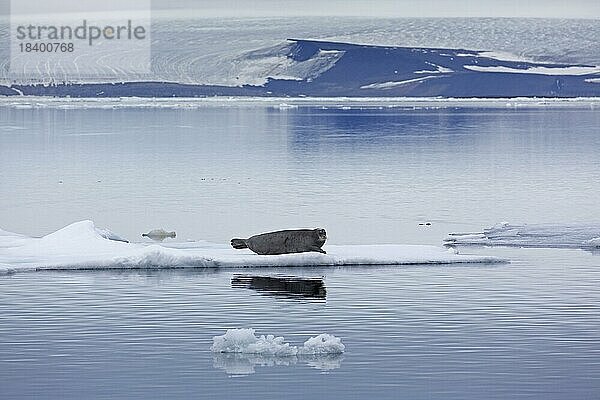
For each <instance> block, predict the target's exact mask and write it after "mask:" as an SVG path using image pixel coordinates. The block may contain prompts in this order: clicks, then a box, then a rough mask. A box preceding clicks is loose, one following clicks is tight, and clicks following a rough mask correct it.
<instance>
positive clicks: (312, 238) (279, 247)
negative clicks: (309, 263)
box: [231, 228, 327, 255]
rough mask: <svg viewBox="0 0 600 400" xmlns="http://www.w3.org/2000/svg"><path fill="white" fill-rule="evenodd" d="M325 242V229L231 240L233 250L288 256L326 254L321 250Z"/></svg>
mask: <svg viewBox="0 0 600 400" xmlns="http://www.w3.org/2000/svg"><path fill="white" fill-rule="evenodd" d="M326 240H327V233H326V232H325V229H321V228H317V229H290V230H285V231H277V232H269V233H262V234H260V235H254V236H252V237H250V238H248V239H231V246H233V248H234V249H245V248H249V249H250V250H252V251H253V252H255V253H256V254H260V255H267V254H288V253H304V252H307V251H316V252H319V253H323V254H327V253H325V251H324V250H323V249H322V248H321V247H323V245H324V244H325V241H326Z"/></svg>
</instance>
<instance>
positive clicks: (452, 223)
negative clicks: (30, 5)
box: [0, 107, 600, 399]
mask: <svg viewBox="0 0 600 400" xmlns="http://www.w3.org/2000/svg"><path fill="white" fill-rule="evenodd" d="M0 121H2V122H0V169H1V170H2V175H0V193H1V194H2V196H0V226H1V227H2V229H5V230H9V231H16V232H22V233H26V234H30V235H43V234H46V233H49V232H52V231H54V230H56V229H58V228H60V227H62V226H64V225H66V224H68V223H71V222H73V221H76V220H81V219H92V220H94V221H95V222H96V224H97V225H98V226H102V227H109V228H110V229H112V230H114V231H115V232H117V233H119V234H121V235H123V236H126V237H128V238H130V239H134V240H137V238H138V237H139V235H140V234H141V233H142V232H146V231H147V230H149V229H152V228H165V229H168V230H175V231H177V233H178V238H179V239H181V240H185V239H188V238H189V239H206V240H211V241H215V242H226V241H228V240H229V239H230V238H231V237H232V236H243V235H249V234H253V233H257V232H261V231H263V230H267V229H275V228H281V227H294V226H323V227H325V228H326V229H327V231H328V235H329V237H330V239H329V241H330V243H332V244H334V243H337V244H341V243H350V244H351V243H421V244H438V245H439V244H440V243H441V241H442V239H443V238H444V237H445V235H446V234H447V233H448V232H451V231H476V230H481V228H483V227H486V226H489V225H492V224H494V223H496V222H499V221H503V220H506V221H510V222H514V223H517V222H525V223H547V222H554V223H575V222H590V221H591V222H594V221H596V222H597V201H596V199H597V197H598V194H599V190H598V189H599V188H598V183H597V169H598V168H597V167H598V165H600V137H599V136H598V135H597V127H598V126H600V114H599V113H598V111H597V110H594V109H586V108H580V109H568V110H562V109H544V108H541V109H540V108H536V109H516V110H515V109H498V108H489V109H487V108H485V109H473V108H445V109H437V110H431V109H430V110H413V109H402V108H396V109H385V108H384V109H362V110H361V109H355V108H351V109H341V108H327V109H321V108H319V107H300V108H298V109H285V110H280V109H275V108H271V107H227V108H221V107H206V108H201V109H192V110H176V109H139V108H127V109H114V110H113V109H56V108H34V109H15V108H0ZM424 222H431V224H432V225H431V226H423V225H419V223H424ZM141 239H142V238H141V237H139V240H141ZM462 251H463V252H475V253H485V254H490V255H497V256H501V257H507V258H510V259H511V260H512V263H511V264H507V265H470V266H465V265H463V266H458V265H450V266H404V267H352V268H350V267H348V268H300V269H298V268H282V269H244V270H241V271H240V270H217V269H215V270H174V271H121V272H119V271H97V272H91V271H87V272H40V273H23V274H14V275H9V276H2V277H0V387H1V388H2V397H6V398H11V399H13V398H40V397H42V398H61V399H75V398H82V397H85V398H99V399H102V398H106V399H108V398H115V397H119V398H131V399H136V398H140V399H141V398H153V397H156V398H192V397H197V398H262V399H270V398H273V399H275V398H281V397H282V396H285V397H286V398H290V399H300V398H307V397H316V398H336V397H337V398H390V399H391V398H404V397H406V398H414V399H420V398H423V399H425V398H445V399H465V398H472V399H481V398H490V399H504V398H508V397H514V398H528V399H537V398H545V399H564V398H594V397H596V396H597V394H598V393H599V392H600V365H599V361H598V360H600V357H599V356H600V334H599V333H598V332H600V308H599V307H598V304H599V301H600V295H599V294H598V290H597V288H598V285H599V284H600V258H598V253H594V252H589V251H582V250H564V249H562V250H559V249H516V248H511V249H503V248H489V249H462ZM237 273H247V274H274V273H284V274H288V275H296V276H305V277H320V276H323V277H324V282H325V287H326V297H325V299H322V298H316V299H315V298H302V297H290V296H285V295H283V296H282V295H277V296H273V295H270V294H269V293H268V292H265V291H259V290H254V289H250V288H240V287H236V286H235V285H233V286H232V284H231V278H232V277H233V276H234V274H237ZM234 327H252V328H255V329H257V333H259V334H276V335H283V336H285V338H286V340H287V341H289V342H292V343H293V344H301V343H302V342H303V341H304V340H306V339H307V338H308V337H309V336H311V335H313V336H314V335H316V334H318V333H322V332H326V333H330V334H334V335H336V336H338V337H340V338H341V339H342V341H343V342H344V344H345V345H346V353H345V354H344V355H343V356H341V357H334V358H328V359H318V360H303V359H288V360H277V359H268V358H261V357H226V356H215V355H213V354H211V353H210V350H209V348H210V345H211V343H212V341H211V339H212V337H213V336H215V335H220V334H223V333H224V332H225V330H226V329H228V328H234Z"/></svg>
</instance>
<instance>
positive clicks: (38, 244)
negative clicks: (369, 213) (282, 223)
mask: <svg viewBox="0 0 600 400" xmlns="http://www.w3.org/2000/svg"><path fill="white" fill-rule="evenodd" d="M107 237H110V238H112V239H107ZM116 238H118V236H117V235H115V234H113V233H110V234H107V230H101V229H98V228H96V227H95V225H94V223H93V222H92V221H80V222H76V223H74V224H71V225H69V226H66V227H65V228H62V229H60V230H58V231H56V232H54V233H51V234H49V235H46V236H44V237H41V238H32V237H28V236H23V235H19V234H15V233H11V232H5V231H3V232H2V233H1V234H0V266H2V267H0V272H2V271H4V272H5V273H6V272H18V271H31V270H45V269H61V270H63V269H96V268H97V269H117V268H180V267H203V268H217V267H277V266H285V267H296V266H343V265H403V264H452V263H496V262H504V261H505V260H502V259H498V258H495V257H485V256H475V255H460V254H455V253H454V252H448V251H447V250H446V249H444V248H443V247H436V246H417V245H357V246H352V245H345V246H335V245H329V246H325V247H324V249H325V250H326V251H327V253H328V254H320V253H301V254H284V255H274V256H259V255H257V254H254V253H252V252H251V251H250V250H241V251H240V250H234V249H232V248H231V247H230V246H229V244H222V245H221V244H214V243H209V242H205V241H199V242H192V243H185V245H181V246H177V245H176V244H160V245H159V244H147V243H127V242H123V241H118V240H119V239H121V238H118V239H116Z"/></svg>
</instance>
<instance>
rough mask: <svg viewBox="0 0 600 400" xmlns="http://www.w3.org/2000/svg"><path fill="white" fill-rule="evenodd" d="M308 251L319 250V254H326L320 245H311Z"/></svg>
mask: <svg viewBox="0 0 600 400" xmlns="http://www.w3.org/2000/svg"><path fill="white" fill-rule="evenodd" d="M310 251H316V252H319V253H321V254H327V252H326V251H325V250H323V249H322V248H320V247H317V246H313V247H311V248H310Z"/></svg>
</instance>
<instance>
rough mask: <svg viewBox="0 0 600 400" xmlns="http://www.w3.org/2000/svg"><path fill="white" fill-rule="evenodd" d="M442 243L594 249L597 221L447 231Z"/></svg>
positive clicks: (598, 241)
mask: <svg viewBox="0 0 600 400" xmlns="http://www.w3.org/2000/svg"><path fill="white" fill-rule="evenodd" d="M445 244H446V245H484V246H517V247H557V248H594V247H599V246H600V224H596V225H593V224H586V225H552V224H537V225H536V224H532V225H526V224H524V225H513V224H509V223H507V222H502V223H500V224H497V225H494V226H492V227H491V228H488V229H484V230H483V232H467V233H451V234H450V235H448V238H446V240H445Z"/></svg>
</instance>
